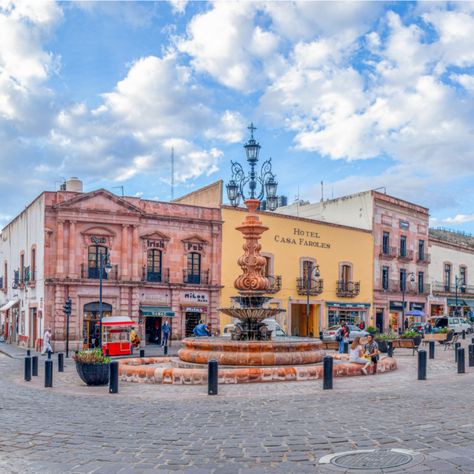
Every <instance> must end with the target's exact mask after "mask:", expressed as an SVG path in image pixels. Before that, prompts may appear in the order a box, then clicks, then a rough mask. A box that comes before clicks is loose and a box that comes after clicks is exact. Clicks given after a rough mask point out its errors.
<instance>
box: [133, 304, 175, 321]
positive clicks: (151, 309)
mask: <svg viewBox="0 0 474 474" xmlns="http://www.w3.org/2000/svg"><path fill="white" fill-rule="evenodd" d="M140 311H141V312H142V315H143V316H145V317H147V316H148V317H158V318H174V316H175V313H174V311H172V310H171V308H170V307H169V306H140Z"/></svg>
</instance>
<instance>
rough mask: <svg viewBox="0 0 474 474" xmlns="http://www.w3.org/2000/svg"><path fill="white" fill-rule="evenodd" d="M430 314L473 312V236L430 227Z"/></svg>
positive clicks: (467, 314)
mask: <svg viewBox="0 0 474 474" xmlns="http://www.w3.org/2000/svg"><path fill="white" fill-rule="evenodd" d="M429 249H430V255H431V263H430V283H431V294H430V298H429V306H430V311H429V314H430V315H431V316H442V315H450V316H461V317H470V316H472V315H473V314H474V238H473V237H469V236H464V235H463V234H459V233H456V232H450V231H442V230H436V229H430V244H429Z"/></svg>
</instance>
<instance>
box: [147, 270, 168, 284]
mask: <svg viewBox="0 0 474 474" xmlns="http://www.w3.org/2000/svg"><path fill="white" fill-rule="evenodd" d="M142 281H148V282H150V283H169V282H170V269H169V268H162V269H161V272H153V271H151V270H149V269H148V268H147V267H143V271H142Z"/></svg>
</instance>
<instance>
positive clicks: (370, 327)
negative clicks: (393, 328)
mask: <svg viewBox="0 0 474 474" xmlns="http://www.w3.org/2000/svg"><path fill="white" fill-rule="evenodd" d="M366 331H367V332H368V333H370V334H372V336H374V335H375V334H376V333H377V329H376V328H374V327H373V326H368V327H367V329H366Z"/></svg>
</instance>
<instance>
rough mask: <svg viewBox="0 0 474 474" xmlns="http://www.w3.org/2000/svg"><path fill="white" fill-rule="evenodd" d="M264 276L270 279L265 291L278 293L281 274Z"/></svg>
mask: <svg viewBox="0 0 474 474" xmlns="http://www.w3.org/2000/svg"><path fill="white" fill-rule="evenodd" d="M266 278H268V280H269V281H270V287H269V289H268V291H267V293H272V294H273V293H278V292H279V291H280V290H281V276H280V275H278V276H274V275H266Z"/></svg>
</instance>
